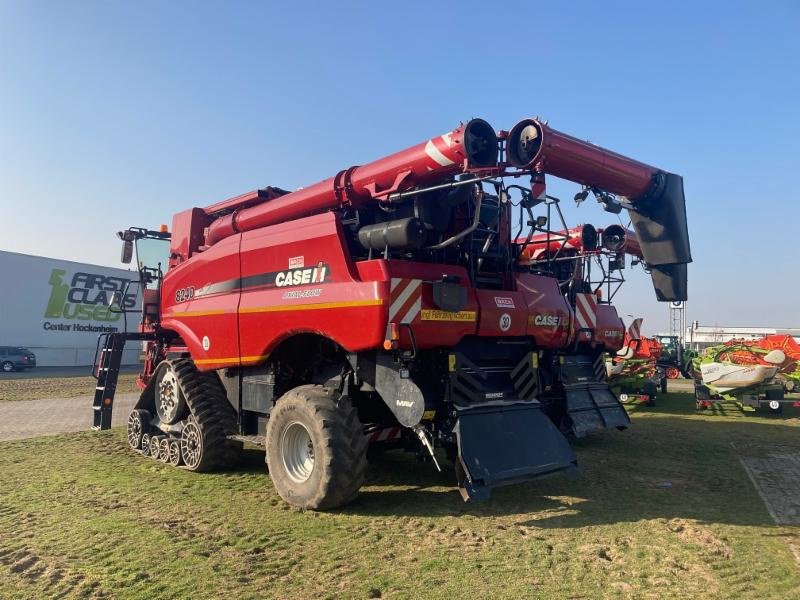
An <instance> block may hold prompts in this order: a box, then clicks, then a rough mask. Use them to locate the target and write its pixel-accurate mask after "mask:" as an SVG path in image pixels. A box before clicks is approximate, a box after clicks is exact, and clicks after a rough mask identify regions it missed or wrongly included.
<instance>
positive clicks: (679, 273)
mask: <svg viewBox="0 0 800 600" xmlns="http://www.w3.org/2000/svg"><path fill="white" fill-rule="evenodd" d="M650 277H651V279H652V280H653V288H655V290H656V298H657V299H658V301H659V302H676V301H681V302H682V301H685V300H688V295H689V292H688V289H687V279H688V275H687V265H686V264H683V263H679V264H676V265H662V266H660V267H651V270H650Z"/></svg>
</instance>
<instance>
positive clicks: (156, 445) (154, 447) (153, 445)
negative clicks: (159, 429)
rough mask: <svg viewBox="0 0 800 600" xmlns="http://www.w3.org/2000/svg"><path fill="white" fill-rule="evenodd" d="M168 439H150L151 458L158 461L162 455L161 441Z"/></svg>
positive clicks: (162, 437) (161, 437)
mask: <svg viewBox="0 0 800 600" xmlns="http://www.w3.org/2000/svg"><path fill="white" fill-rule="evenodd" d="M163 439H166V438H165V437H164V436H163V435H153V436H151V437H150V458H153V459H155V460H158V458H159V456H160V455H161V440H163Z"/></svg>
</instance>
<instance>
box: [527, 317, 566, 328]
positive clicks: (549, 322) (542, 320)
mask: <svg viewBox="0 0 800 600" xmlns="http://www.w3.org/2000/svg"><path fill="white" fill-rule="evenodd" d="M530 321H531V322H532V323H533V325H536V326H537V327H558V326H559V325H561V317H560V316H558V315H534V316H531V317H530Z"/></svg>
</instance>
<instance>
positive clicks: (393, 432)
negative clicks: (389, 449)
mask: <svg viewBox="0 0 800 600" xmlns="http://www.w3.org/2000/svg"><path fill="white" fill-rule="evenodd" d="M401 431H402V427H388V428H387V429H378V431H373V432H372V433H370V434H369V437H368V438H367V439H368V440H369V443H370V444H374V443H375V442H391V441H392V440H396V439H397V438H399V437H400V433H401Z"/></svg>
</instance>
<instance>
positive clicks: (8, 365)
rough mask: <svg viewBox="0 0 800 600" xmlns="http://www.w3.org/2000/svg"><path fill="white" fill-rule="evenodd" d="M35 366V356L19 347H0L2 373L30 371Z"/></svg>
mask: <svg viewBox="0 0 800 600" xmlns="http://www.w3.org/2000/svg"><path fill="white" fill-rule="evenodd" d="M35 366H36V355H35V354H34V353H33V352H31V351H30V350H28V349H27V348H20V347H19V346H0V369H2V370H3V372H4V373H11V371H22V370H23V369H32V368H33V367H35Z"/></svg>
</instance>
